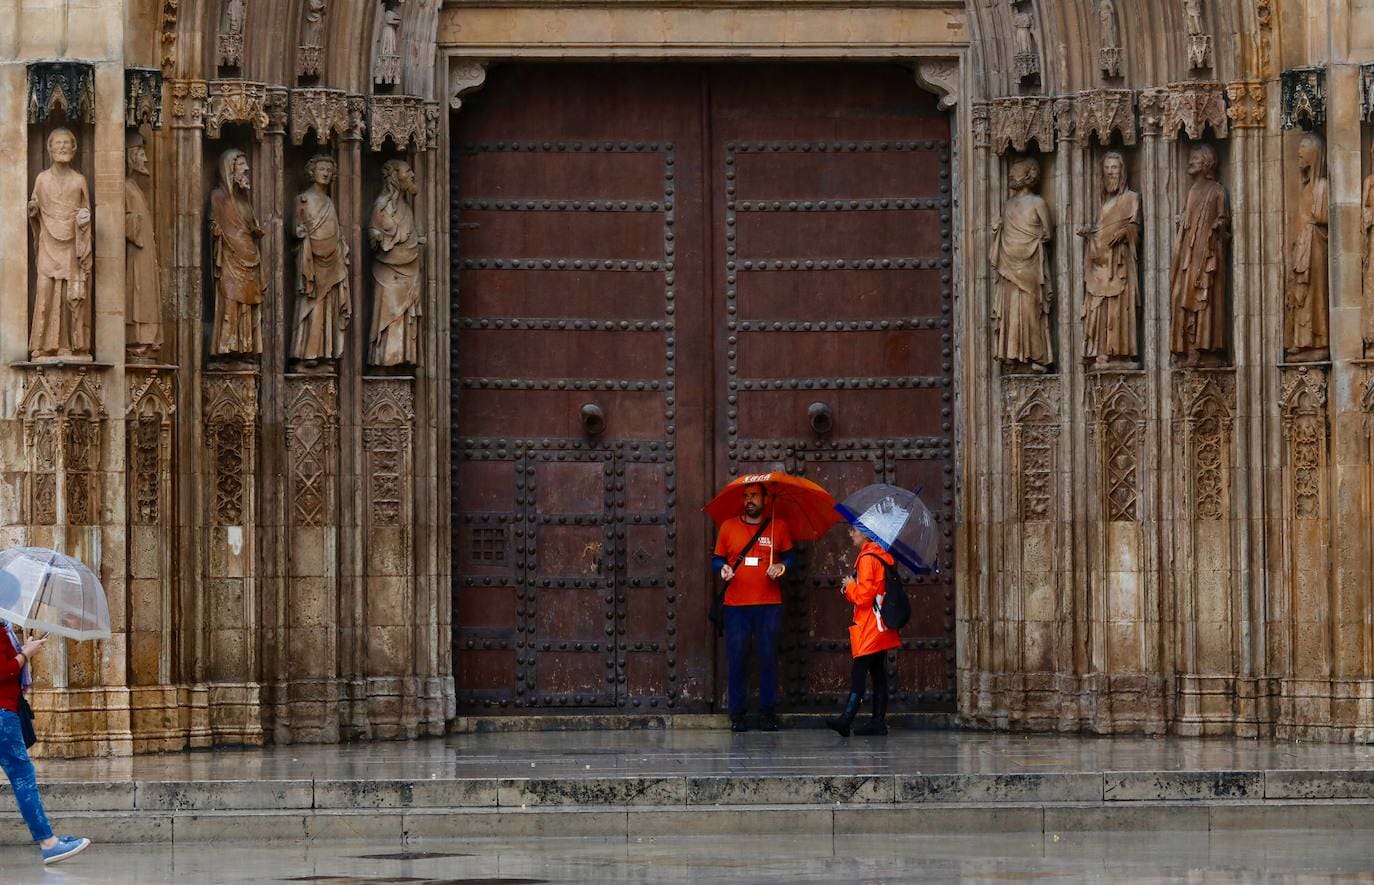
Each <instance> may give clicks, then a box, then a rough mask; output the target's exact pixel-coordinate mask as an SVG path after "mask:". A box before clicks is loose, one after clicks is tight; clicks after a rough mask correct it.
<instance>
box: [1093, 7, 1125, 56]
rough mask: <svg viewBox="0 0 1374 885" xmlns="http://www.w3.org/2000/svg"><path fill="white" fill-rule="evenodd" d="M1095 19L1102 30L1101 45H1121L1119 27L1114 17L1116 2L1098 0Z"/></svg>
mask: <svg viewBox="0 0 1374 885" xmlns="http://www.w3.org/2000/svg"><path fill="white" fill-rule="evenodd" d="M1097 19H1098V23H1099V25H1100V26H1101V29H1102V45H1103V46H1109V47H1115V46H1120V45H1121V25H1120V22H1119V21H1118V19H1117V17H1116V0H1098V4H1097Z"/></svg>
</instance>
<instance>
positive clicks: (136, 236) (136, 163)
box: [124, 134, 162, 362]
mask: <svg viewBox="0 0 1374 885" xmlns="http://www.w3.org/2000/svg"><path fill="white" fill-rule="evenodd" d="M127 162H128V166H127V174H126V176H125V178H124V305H125V312H124V329H125V347H126V349H127V352H128V356H129V359H131V360H133V361H135V362H151V361H153V360H154V359H155V358H156V357H157V355H158V353H159V352H160V351H161V349H162V288H161V283H160V280H161V278H160V275H159V273H158V266H157V221H156V219H155V218H154V217H153V210H152V207H151V206H150V205H149V203H148V198H147V196H146V195H145V194H144V192H143V186H142V185H141V184H140V183H139V179H145V180H146V179H147V178H148V176H149V171H148V152H147V150H145V148H144V146H143V139H142V138H141V137H140V136H138V135H137V134H135V135H132V136H130V137H129V140H128V144H127Z"/></svg>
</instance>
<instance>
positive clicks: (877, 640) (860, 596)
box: [825, 527, 902, 737]
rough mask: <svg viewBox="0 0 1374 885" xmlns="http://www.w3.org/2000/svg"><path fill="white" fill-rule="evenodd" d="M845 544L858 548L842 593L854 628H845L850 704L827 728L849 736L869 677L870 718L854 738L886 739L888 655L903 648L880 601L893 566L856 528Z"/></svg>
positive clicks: (880, 550)
mask: <svg viewBox="0 0 1374 885" xmlns="http://www.w3.org/2000/svg"><path fill="white" fill-rule="evenodd" d="M849 539H850V540H851V541H853V542H854V546H855V547H857V548H859V557H858V559H857V560H855V562H854V577H846V578H845V579H844V584H843V585H842V586H841V587H840V592H841V593H843V594H844V597H845V599H848V600H849V601H850V602H852V603H853V604H854V623H853V624H851V625H850V627H849V648H850V651H851V652H852V653H853V655H854V669H853V670H852V671H851V675H850V686H849V700H848V701H847V702H846V703H845V706H844V712H843V713H841V714H840V716H839V718H838V719H827V720H826V721H825V724H826V725H828V726H830V727H831V728H833V729H835V730H836V731H838V732H839V733H840V734H841V735H843V736H844V737H849V727H850V725H852V724H853V722H854V717H855V716H857V715H858V713H859V704H860V703H861V702H862V701H863V698H864V683H865V682H866V681H867V676H868V675H869V674H872V676H873V718H872V719H871V720H869V722H868V723H867V724H865V725H861V726H859V727H858V728H856V729H854V733H855V734H862V735H873V734H887V650H888V649H889V648H897V647H899V646H900V645H901V644H902V640H901V638H900V637H899V636H898V635H897V631H896V630H894V629H892V628H890V627H888V626H887V625H886V624H884V623H883V619H882V615H881V614H880V608H881V605H882V602H881V600H880V597H881V596H882V594H883V592H884V591H885V590H886V588H887V568H886V567H895V565H896V562H895V560H893V558H892V554H891V553H888V552H887V551H886V550H884V549H883V548H882V547H881V546H880V545H879V544H878V543H877V542H875V541H872V540H870V539H869V537H868V536H867V535H865V534H864V533H863V532H861V531H859V530H858V529H856V528H852V527H851V528H850V529H849Z"/></svg>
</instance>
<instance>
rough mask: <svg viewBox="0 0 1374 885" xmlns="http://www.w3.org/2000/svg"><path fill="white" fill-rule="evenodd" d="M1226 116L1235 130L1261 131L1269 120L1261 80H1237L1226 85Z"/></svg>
mask: <svg viewBox="0 0 1374 885" xmlns="http://www.w3.org/2000/svg"><path fill="white" fill-rule="evenodd" d="M1226 100H1227V102H1228V104H1229V105H1230V107H1228V108H1227V110H1226V114H1227V116H1228V117H1230V118H1231V125H1232V126H1233V127H1235V128H1236V129H1263V128H1264V127H1265V124H1266V122H1267V121H1268V118H1269V107H1268V105H1267V103H1266V101H1265V94H1264V81H1263V80H1237V81H1236V82H1234V83H1228V84H1226Z"/></svg>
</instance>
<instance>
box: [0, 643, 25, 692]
mask: <svg viewBox="0 0 1374 885" xmlns="http://www.w3.org/2000/svg"><path fill="white" fill-rule="evenodd" d="M18 658H19V649H17V648H15V647H14V643H13V642H11V641H10V635H9V631H7V630H5V629H4V628H3V627H0V709H4V710H9V711H11V712H14V713H18V712H19V673H20V671H21V670H23V668H22V667H20V666H19V660H18Z"/></svg>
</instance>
